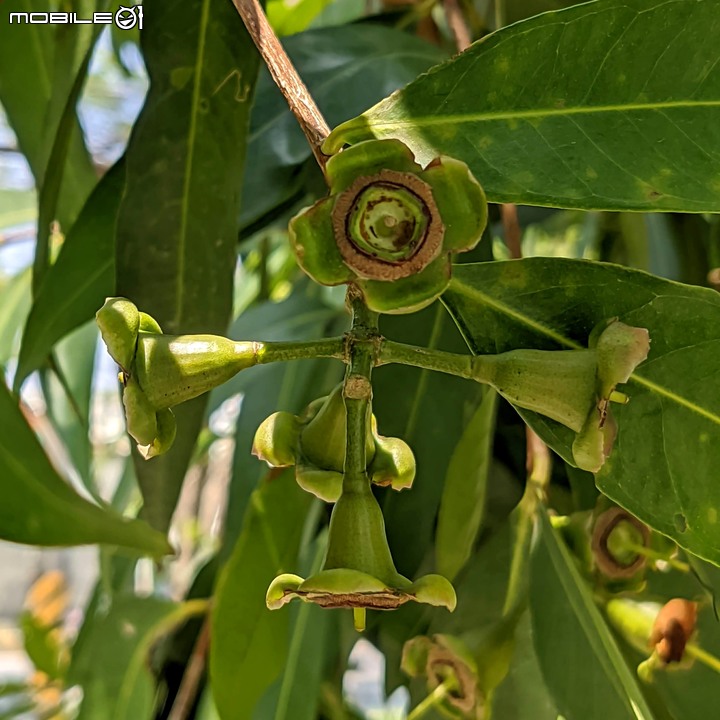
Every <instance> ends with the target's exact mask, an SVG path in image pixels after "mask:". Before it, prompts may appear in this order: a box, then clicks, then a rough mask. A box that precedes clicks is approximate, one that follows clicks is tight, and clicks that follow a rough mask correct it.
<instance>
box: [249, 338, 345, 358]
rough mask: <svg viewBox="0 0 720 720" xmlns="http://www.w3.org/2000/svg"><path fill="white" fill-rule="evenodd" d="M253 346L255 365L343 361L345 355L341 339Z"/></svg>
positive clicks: (263, 343) (342, 339)
mask: <svg viewBox="0 0 720 720" xmlns="http://www.w3.org/2000/svg"><path fill="white" fill-rule="evenodd" d="M242 344H245V343H242ZM253 346H254V350H255V363H256V364H257V365H265V364H267V363H272V362H286V361H288V360H306V359H313V358H335V359H336V360H343V359H344V354H345V338H342V337H334V338H326V339H324V340H307V341H304V342H267V343H265V342H255V343H253Z"/></svg>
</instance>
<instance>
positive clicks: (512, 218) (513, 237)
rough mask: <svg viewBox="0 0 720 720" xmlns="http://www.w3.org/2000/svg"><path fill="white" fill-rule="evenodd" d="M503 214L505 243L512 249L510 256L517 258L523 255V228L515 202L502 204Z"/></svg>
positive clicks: (501, 211)
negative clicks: (521, 227)
mask: <svg viewBox="0 0 720 720" xmlns="http://www.w3.org/2000/svg"><path fill="white" fill-rule="evenodd" d="M500 214H501V215H502V224H503V235H504V236H505V244H506V245H507V248H508V250H509V251H510V257H511V258H513V259H514V260H517V259H519V258H521V257H522V245H521V242H520V241H521V239H522V230H521V229H520V222H519V221H518V214H517V206H516V205H515V204H513V203H505V204H504V205H501V206H500Z"/></svg>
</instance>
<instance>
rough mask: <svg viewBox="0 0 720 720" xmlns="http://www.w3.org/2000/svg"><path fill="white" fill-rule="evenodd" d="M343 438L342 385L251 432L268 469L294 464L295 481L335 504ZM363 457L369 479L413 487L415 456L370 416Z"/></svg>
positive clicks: (256, 452)
mask: <svg viewBox="0 0 720 720" xmlns="http://www.w3.org/2000/svg"><path fill="white" fill-rule="evenodd" d="M346 442H347V417H346V413H345V402H344V400H343V383H340V384H339V385H337V386H336V387H335V388H334V389H333V391H332V392H331V393H330V394H329V395H328V396H326V397H324V398H318V399H317V400H313V402H311V403H310V404H309V405H308V406H307V407H306V408H305V410H304V411H303V412H302V413H301V414H300V415H297V416H295V415H291V414H290V413H284V412H280V413H274V414H273V415H271V416H270V417H269V418H267V419H266V420H264V421H263V422H262V423H261V425H260V427H259V428H258V430H257V432H256V434H255V440H254V442H253V454H254V455H256V456H257V457H258V458H260V459H261V460H264V461H265V462H267V463H268V465H270V466H271V467H288V466H290V465H295V466H296V470H295V479H296V480H297V482H298V485H300V487H302V488H303V490H307V491H308V492H311V493H312V494H313V495H315V496H316V497H318V498H320V499H321V500H324V501H325V502H336V501H337V499H338V498H339V497H340V492H341V490H342V474H343V470H344V466H345V446H346ZM365 442H366V445H365V456H366V458H367V462H368V474H369V475H370V478H371V480H372V482H374V483H376V484H378V485H383V486H388V485H389V486H391V487H392V488H393V489H394V490H402V489H403V488H406V487H410V486H411V485H412V481H413V478H414V477H415V459H414V457H413V454H412V450H410V448H409V447H408V446H407V444H406V443H404V442H403V441H402V440H399V439H398V438H385V437H382V436H380V435H378V433H377V423H376V421H375V417H374V416H372V415H371V416H370V418H369V419H368V424H367V434H366V437H365Z"/></svg>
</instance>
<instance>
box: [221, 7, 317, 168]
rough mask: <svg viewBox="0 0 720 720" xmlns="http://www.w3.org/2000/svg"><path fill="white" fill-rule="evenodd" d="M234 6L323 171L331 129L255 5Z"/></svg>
mask: <svg viewBox="0 0 720 720" xmlns="http://www.w3.org/2000/svg"><path fill="white" fill-rule="evenodd" d="M233 5H235V8H236V10H237V11H238V13H239V14H240V17H241V18H242V20H243V22H244V23H245V27H246V28H247V30H248V32H249V33H250V37H251V38H252V39H253V42H254V43H255V46H256V47H257V49H258V51H259V52H260V55H261V56H262V58H263V60H264V61H265V64H266V65H267V67H268V70H269V71H270V75H271V76H272V79H273V80H274V81H275V84H276V85H277V86H278V87H279V88H280V92H282V94H283V95H284V96H285V99H286V100H287V103H288V105H289V106H290V110H291V111H292V113H293V115H295V117H296V118H297V121H298V122H299V123H300V127H301V128H302V131H303V132H304V133H305V137H306V138H307V140H308V142H309V143H310V147H311V148H312V151H313V155H315V159H316V160H317V161H318V164H319V165H320V167H321V169H322V170H323V171H324V170H325V163H326V162H327V159H328V158H327V155H325V154H324V153H323V151H322V144H323V142H324V141H325V138H327V136H328V135H329V134H330V128H329V127H328V124H327V123H326V122H325V118H324V117H323V116H322V113H321V112H320V110H319V108H318V106H317V105H316V104H315V101H314V100H313V98H312V96H311V95H310V92H309V91H308V89H307V87H305V83H303V81H302V80H301V79H300V76H299V75H298V72H297V70H296V69H295V67H294V66H293V64H292V61H291V60H290V58H289V57H288V56H287V53H286V52H285V50H283V47H282V45H281V44H280V41H279V40H278V38H277V36H276V35H275V33H274V31H273V29H272V28H271V27H270V23H269V22H268V19H267V17H266V16H265V13H264V12H263V9H262V7H260V4H259V3H258V1H257V0H233Z"/></svg>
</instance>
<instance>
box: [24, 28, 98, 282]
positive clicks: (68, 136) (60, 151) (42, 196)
mask: <svg viewBox="0 0 720 720" xmlns="http://www.w3.org/2000/svg"><path fill="white" fill-rule="evenodd" d="M90 27H91V28H92V29H93V30H92V34H91V35H90V37H89V38H88V44H87V47H85V48H84V52H83V56H82V61H81V62H80V64H79V66H78V68H77V71H76V72H75V77H74V79H73V83H72V85H71V86H70V88H69V91H68V94H67V97H66V98H65V103H64V106H63V109H62V113H61V115H60V121H59V123H58V127H57V132H56V133H55V137H54V139H53V143H52V148H51V150H50V156H49V157H48V162H47V167H46V168H45V174H44V176H43V178H42V182H39V183H37V184H38V186H39V193H38V232H37V240H36V243H35V258H34V261H33V290H34V291H35V292H37V290H38V289H39V288H40V287H41V285H42V281H43V280H44V278H45V273H46V272H47V270H48V267H49V266H50V265H51V264H52V248H51V240H52V230H51V228H52V224H53V221H54V220H55V218H57V217H58V216H59V214H60V210H61V208H60V192H61V189H62V186H63V184H65V166H66V164H67V161H68V155H69V153H70V144H71V142H72V137H73V133H75V132H77V113H76V109H75V108H76V105H77V103H78V100H79V99H80V94H81V92H82V89H83V87H84V86H85V80H86V78H87V73H88V68H89V67H90V60H91V58H92V55H93V49H94V47H95V42H96V40H97V39H98V37H99V36H100V32H101V30H102V28H103V26H102V25H100V24H98V25H90ZM56 87H57V86H56ZM96 182H97V178H95V177H93V178H88V179H87V185H86V187H84V188H82V192H83V196H84V197H87V195H88V194H89V193H90V190H91V189H92V187H93V186H94V185H95V183H96ZM67 230H68V228H62V226H61V231H63V232H67Z"/></svg>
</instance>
